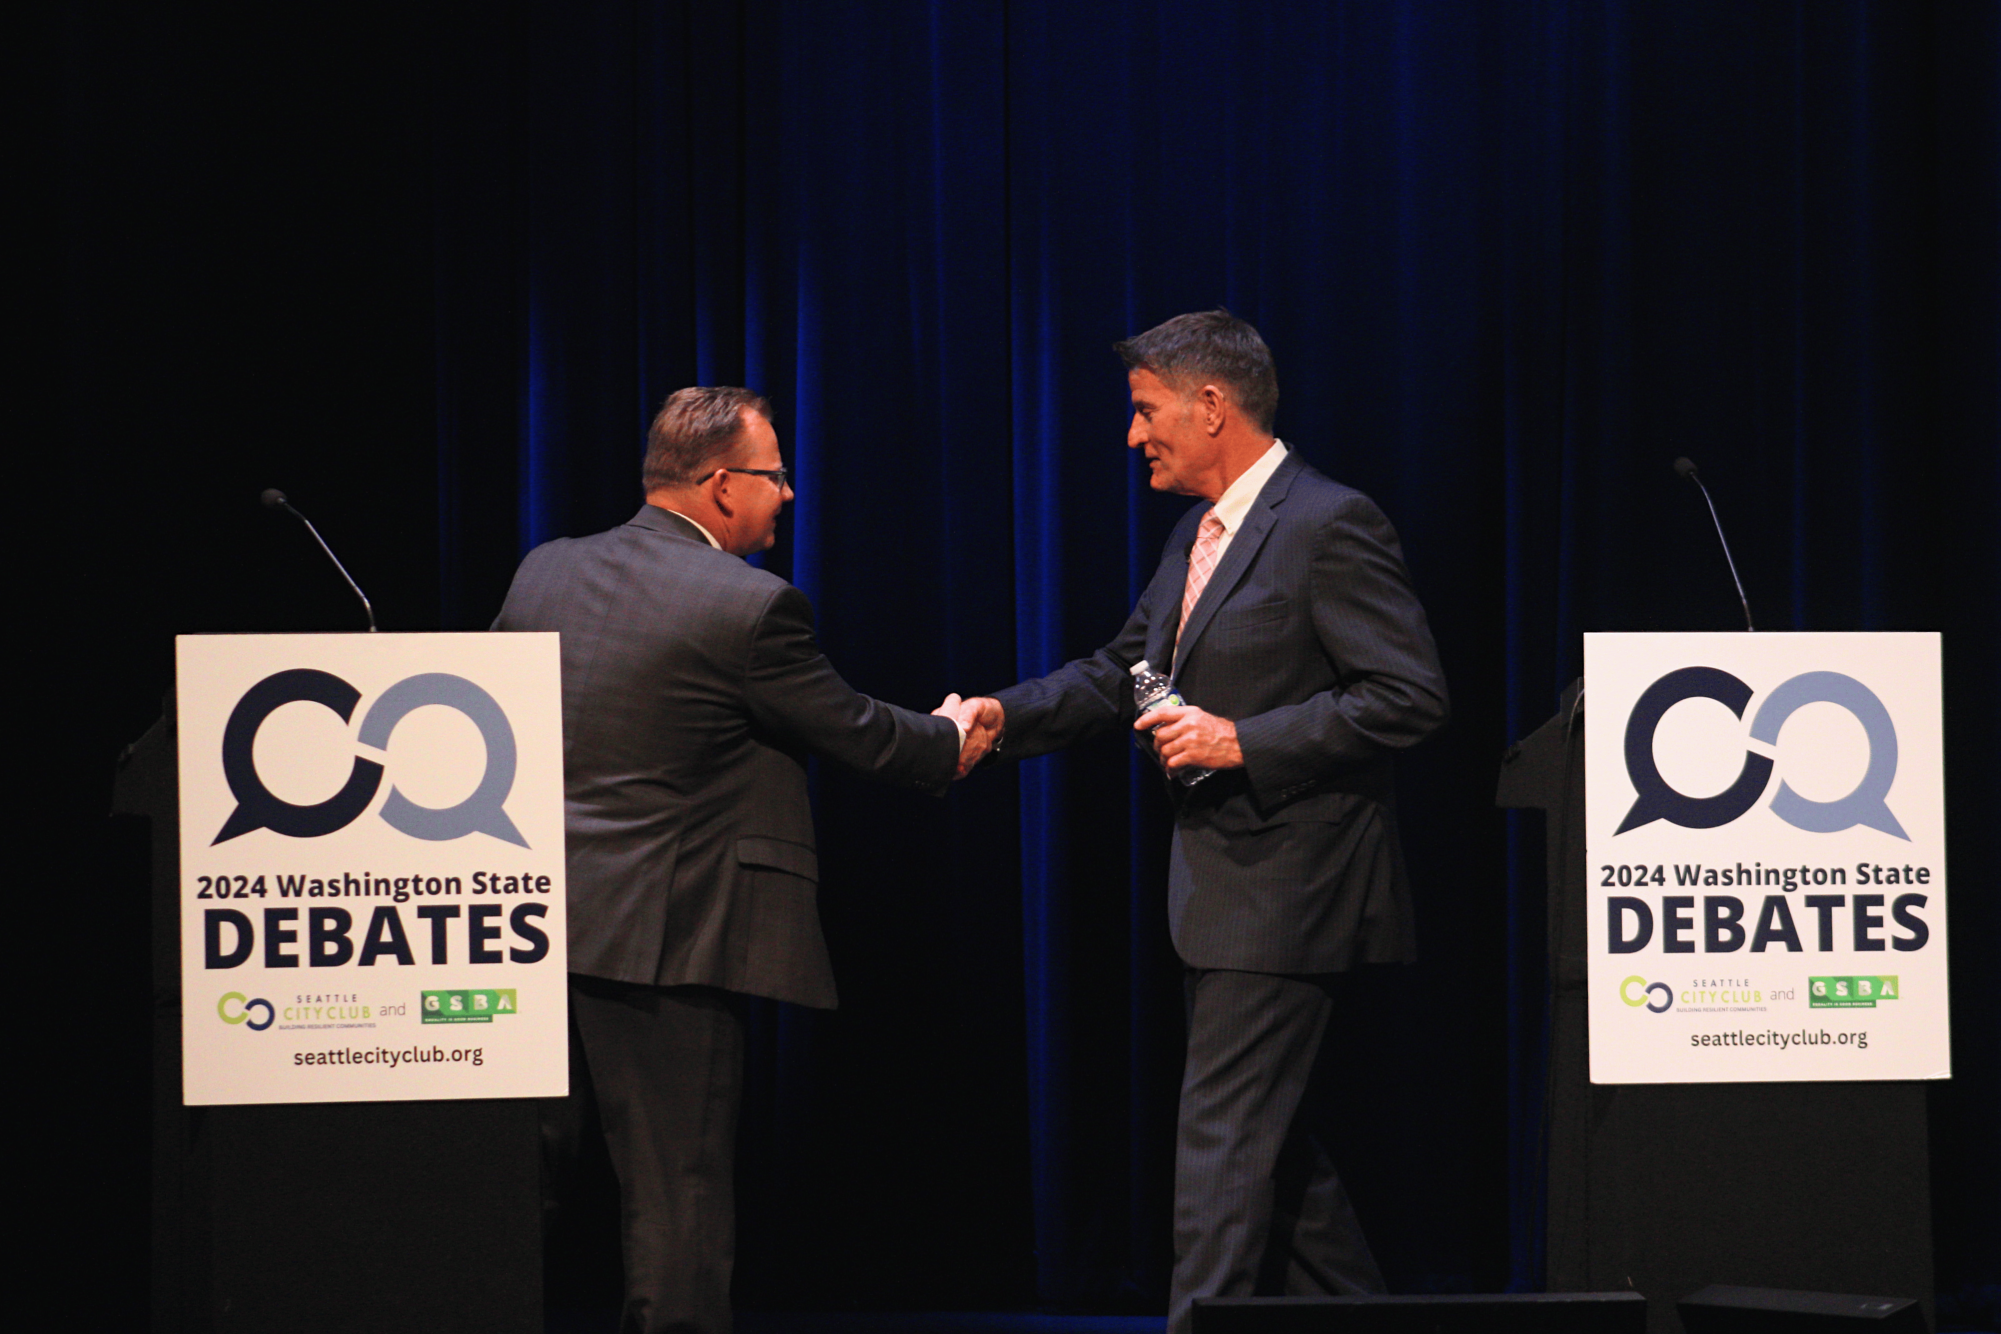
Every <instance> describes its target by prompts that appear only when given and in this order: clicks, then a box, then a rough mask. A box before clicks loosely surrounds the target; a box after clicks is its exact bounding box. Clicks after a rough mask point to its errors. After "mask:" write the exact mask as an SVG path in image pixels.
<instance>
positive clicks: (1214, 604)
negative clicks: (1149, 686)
mask: <svg viewBox="0 0 2001 1334" xmlns="http://www.w3.org/2000/svg"><path fill="white" fill-rule="evenodd" d="M1299 468H1300V463H1299V455H1298V454H1296V453H1288V454H1287V455H1286V456H1285V459H1284V461H1283V462H1281V463H1280V464H1279V465H1278V470H1277V471H1276V472H1274V473H1272V475H1271V479H1270V480H1269V481H1267V482H1266V483H1265V484H1264V489H1263V490H1261V491H1259V492H1258V497H1257V499H1256V500H1253V501H1252V502H1251V508H1250V510H1249V512H1247V513H1246V514H1245V515H1244V521H1243V523H1242V524H1240V525H1239V526H1238V528H1237V531H1236V532H1235V533H1234V534H1232V535H1231V537H1230V547H1229V550H1227V551H1225V552H1224V553H1223V559H1222V562H1221V563H1220V564H1218V565H1217V566H1216V572H1215V573H1214V574H1212V575H1210V576H1209V582H1208V583H1207V584H1206V585H1204V586H1203V589H1202V597H1201V599H1200V600H1199V601H1197V602H1196V604H1195V610H1194V612H1193V613H1192V614H1191V615H1190V616H1189V617H1188V624H1186V625H1184V626H1182V627H1181V634H1180V636H1179V638H1178V641H1177V642H1176V644H1175V646H1174V653H1175V656H1174V670H1175V671H1176V672H1177V673H1178V672H1179V671H1180V670H1181V665H1182V664H1183V663H1184V662H1186V661H1187V660H1188V655H1189V654H1190V653H1193V652H1194V651H1195V645H1196V644H1197V642H1199V641H1200V640H1201V638H1202V632H1203V631H1204V630H1206V629H1208V628H1209V622H1210V621H1212V620H1214V619H1215V618H1216V608H1218V607H1220V606H1221V605H1222V604H1223V602H1224V601H1225V600H1226V599H1228V597H1229V596H1230V593H1231V592H1232V590H1234V589H1235V588H1236V586H1237V585H1238V584H1239V583H1240V582H1242V580H1243V577H1244V574H1245V572H1246V571H1248V570H1249V569H1250V568H1251V563H1252V562H1253V561H1255V560H1256V559H1257V554H1258V548H1260V547H1262V546H1263V545H1264V543H1265V538H1267V537H1269V536H1270V535H1271V529H1272V525H1273V524H1274V523H1276V522H1277V521H1278V515H1277V513H1276V510H1277V508H1278V505H1279V503H1280V502H1281V501H1283V500H1284V499H1285V493H1286V492H1287V491H1288V490H1290V489H1291V487H1292V479H1293V478H1294V477H1295V476H1297V475H1298V473H1299ZM1184 580H1185V576H1184Z"/></svg>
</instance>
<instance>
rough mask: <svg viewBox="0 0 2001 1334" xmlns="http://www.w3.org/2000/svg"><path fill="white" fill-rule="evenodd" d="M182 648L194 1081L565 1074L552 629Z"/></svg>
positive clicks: (290, 1082) (263, 1091) (230, 640)
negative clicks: (504, 633)
mask: <svg viewBox="0 0 2001 1334" xmlns="http://www.w3.org/2000/svg"><path fill="white" fill-rule="evenodd" d="M176 649H177V655H176V656H177V671H178V686H177V704H178V711H179V712H178V727H179V733H180V754H179V762H180V802H181V813H180V828H181V866H180V919H181V983H182V1002H183V1003H182V1017H181V1024H182V1038H183V1052H184V1057H183V1062H182V1096H183V1098H184V1100H185V1101H186V1102H187V1103H189V1104H209V1103H265V1102H357V1101H393V1100H403V1099H418V1098H532V1097H548V1096H560V1095H562V1094H563V1093H565V1092H567V1090H568V1082H569V1075H568V1059H567V1055H566V1045H565V1044H566V1029H567V1024H568V1009H567V1007H568V992H567V990H566V982H565V973H566V961H565V952H564V911H563V902H564V885H563V868H564V861H563V734H562V704H561V699H562V695H561V691H562V687H561V681H560V676H559V667H558V657H557V636H555V635H554V634H510V635H501V634H397V635H184V636H182V637H181V638H180V639H179V640H178V641H177V644H176Z"/></svg>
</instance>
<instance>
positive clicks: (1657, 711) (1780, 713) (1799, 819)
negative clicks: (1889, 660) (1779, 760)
mask: <svg viewBox="0 0 2001 1334" xmlns="http://www.w3.org/2000/svg"><path fill="white" fill-rule="evenodd" d="M1751 695H1752V690H1751V687H1750V686H1748V685H1746V684H1745V683H1744V682H1743V681H1741V680H1739V679H1738V678H1736V677H1734V676H1732V675H1731V674H1730V673H1729V672H1726V671H1723V670H1721V669H1720V668H1716V667H1683V668H1680V669H1679V670H1676V671H1672V672H1669V673H1668V674H1667V675H1666V676H1663V677H1661V678H1660V679H1659V680H1658V681H1655V682H1654V683H1653V684H1652V685H1650V686H1648V687H1647V688H1646V690H1645V691H1644V692H1643V693H1642V694H1641V695H1640V698H1639V700H1638V702H1637V703H1635V704H1634V705H1633V712H1632V715H1631V716H1630V717H1628V718H1627V720H1626V774H1627V776H1628V777H1629V778H1631V779H1632V782H1633V788H1634V790H1635V791H1636V792H1638V793H1639V795H1638V797H1636V798H1635V799H1634V801H1633V805H1632V808H1631V809H1630V810H1628V811H1627V812H1626V818H1625V819H1624V820H1623V821H1621V822H1620V824H1619V827H1618V829H1616V830H1614V831H1613V832H1614V833H1615V834H1623V833H1625V832H1626V831H1627V830H1629V829H1638V828H1639V827H1640V826H1641V825H1645V824H1651V823H1653V822H1654V821H1655V820H1666V821H1667V822H1668V823H1669V824H1676V825H1680V826H1681V827H1682V828H1684V829H1715V828H1717V827H1718V826H1720V825H1726V824H1729V823H1730V822H1731V821H1732V820H1735V819H1737V818H1738V817H1739V816H1741V815H1743V814H1744V813H1745V812H1746V811H1748V810H1750V809H1751V807H1752V806H1754V805H1756V804H1757V802H1758V798H1759V797H1761V796H1763V795H1764V793H1765V788H1766V786H1767V785H1768V784H1769V783H1770V781H1771V777H1772V761H1771V760H1770V759H1768V758H1767V757H1765V756H1763V755H1759V754H1757V753H1756V752H1754V751H1746V752H1745V753H1744V767H1743V769H1742V770H1740V771H1739V772H1738V775H1737V780H1736V781H1735V782H1734V783H1732V784H1731V785H1730V786H1729V788H1727V789H1726V790H1724V791H1722V792H1719V793H1717V794H1716V795H1715V796H1713V797H1691V796H1688V795H1686V794H1684V793H1681V792H1677V791H1676V790H1675V789H1674V788H1672V787H1670V786H1668V782H1667V780H1666V779H1664V778H1662V777H1661V772H1660V768H1659V767H1658V766H1657V765H1656V764H1655V763H1654V732H1655V730H1656V729H1657V728H1659V726H1660V722H1661V718H1662V717H1663V716H1664V715H1665V714H1666V713H1667V711H1668V710H1669V709H1671V708H1673V707H1674V706H1675V705H1677V704H1679V703H1681V702H1682V701H1683V700H1685V699H1713V700H1716V701H1718V702H1719V703H1721V704H1723V705H1724V706H1725V707H1726V708H1728V709H1729V710H1730V712H1732V713H1734V714H1736V715H1737V716H1738V717H1739V718H1742V717H1743V716H1744V708H1745V706H1746V705H1748V704H1749V703H1750V702H1751ZM1808 704H1834V705H1838V706H1840V707H1841V708H1844V709H1846V710H1848V712H1849V713H1851V714H1853V715H1855V719H1856V721H1857V722H1859V723H1861V724H1862V730H1863V733H1864V734H1865V735H1866V736H1867V737H1868V739H1869V767H1868V769H1867V771H1866V772H1864V774H1863V775H1862V781H1861V782H1859V783H1857V784H1856V785H1855V790H1854V791H1853V792H1850V793H1849V794H1848V795H1847V796H1845V797H1841V798H1839V799H1838V800H1835V801H1809V800H1808V799H1807V798H1805V797H1802V796H1801V795H1800V794H1799V793H1797V792H1795V791H1794V790H1793V788H1792V786H1791V785H1790V784H1788V783H1786V782H1785V781H1783V780H1781V781H1780V783H1779V790H1778V793H1777V795H1775V796H1774V797H1773V798H1772V800H1771V803H1770V805H1771V811H1772V814H1774V815H1776V816H1778V817H1779V818H1780V819H1781V820H1784V821H1785V822H1786V823H1787V824H1789V825H1792V826H1793V827H1794V828H1795V829H1804V830H1806V831H1807V832H1808V833H1814V834H1833V833H1839V832H1840V831H1841V830H1844V829H1852V828H1853V827H1855V826H1856V825H1864V826H1866V827H1868V828H1870V829H1879V830H1881V831H1882V832H1884V833H1886V834H1894V835H1895V836H1896V837H1898V838H1901V839H1903V840H1905V841H1906V842H1909V841H1910V835H1909V834H1906V833H1905V832H1904V827H1903V826H1902V825H1900V824H1898V823H1897V817H1896V816H1894V815H1892V814H1891V813H1890V808H1889V806H1888V805H1887V804H1886V803H1885V801H1884V798H1885V797H1886V796H1887V795H1889V791H1890V785H1891V784H1892V783H1893V782H1895V781H1896V778H1897V729H1896V726H1895V724H1893V723H1892V722H1891V721H1890V711H1889V710H1888V709H1886V708H1884V707H1883V701H1882V700H1880V699H1878V698H1877V697H1876V692H1875V691H1873V690H1871V689H1869V687H1868V686H1865V685H1863V684H1862V683H1861V682H1860V681H1858V680H1856V679H1855V678H1854V677H1852V676H1844V675H1842V674H1841V673H1840V672H1802V673H1800V674H1799V675H1798V676H1795V677H1793V678H1791V679H1790V680H1788V681H1785V682H1782V683H1781V684H1780V685H1779V686H1778V688H1777V689H1775V690H1773V691H1772V693H1771V694H1769V695H1767V696H1766V697H1765V702H1764V703H1763V704H1761V705H1759V706H1758V712H1757V715H1756V716H1755V717H1754V718H1752V719H1751V733H1750V734H1751V739H1752V740H1754V741H1762V742H1764V743H1765V744H1766V745H1775V744H1776V743H1777V742H1778V739H1779V729H1780V728H1781V727H1783V726H1784V725H1785V722H1786V719H1788V718H1790V717H1792V716H1793V714H1794V713H1795V712H1797V711H1798V710H1799V709H1800V708H1802V707H1803V706H1805V705H1808ZM1629 1003H1630V1002H1629Z"/></svg>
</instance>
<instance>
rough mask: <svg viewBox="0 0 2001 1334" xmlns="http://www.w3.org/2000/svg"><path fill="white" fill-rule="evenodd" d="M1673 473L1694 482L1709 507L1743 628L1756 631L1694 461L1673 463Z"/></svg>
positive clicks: (1711, 501)
mask: <svg viewBox="0 0 2001 1334" xmlns="http://www.w3.org/2000/svg"><path fill="white" fill-rule="evenodd" d="M1674 473H1675V476H1677V477H1686V478H1687V479H1688V480H1689V481H1691V482H1694V483H1695V485H1696V489H1697V490H1699V491H1701V492H1702V499H1703V502H1704V503H1705V504H1707V505H1708V506H1709V521H1710V522H1711V523H1713V524H1715V525H1716V540H1717V541H1718V542H1720V543H1722V544H1723V560H1724V563H1725V564H1727V565H1728V566H1729V567H1730V582H1731V583H1733V584H1735V585H1737V602H1738V605H1740V606H1742V607H1743V608H1744V628H1745V629H1746V630H1756V629H1757V628H1758V627H1757V626H1755V625H1753V624H1751V599H1750V598H1748V597H1745V596H1744V581H1743V580H1742V579H1739V578H1738V577H1737V561H1736V559H1735V558H1734V557H1732V556H1731V554H1730V539H1729V538H1727V537H1725V536H1724V535H1723V520H1722V519H1720V518H1718V517H1717V515H1716V501H1715V500H1714V499H1713V498H1712V497H1711V496H1710V494H1709V488H1708V487H1706V486H1704V485H1703V484H1702V478H1701V477H1699V476H1697V475H1696V471H1695V463H1694V461H1693V460H1691V459H1689V458H1688V457H1687V456H1686V455H1684V456H1683V457H1681V458H1678V459H1676V460H1675V461H1674Z"/></svg>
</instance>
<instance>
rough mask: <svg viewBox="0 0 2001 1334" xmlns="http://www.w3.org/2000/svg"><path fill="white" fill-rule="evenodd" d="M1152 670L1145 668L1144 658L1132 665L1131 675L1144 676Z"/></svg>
mask: <svg viewBox="0 0 2001 1334" xmlns="http://www.w3.org/2000/svg"><path fill="white" fill-rule="evenodd" d="M1152 670H1153V668H1151V667H1149V666H1147V664H1146V659H1145V658H1141V659H1140V660H1139V661H1138V662H1136V663H1134V664H1133V665H1132V674H1133V675H1134V676H1145V675H1146V674H1147V673H1148V672H1150V671H1152Z"/></svg>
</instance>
